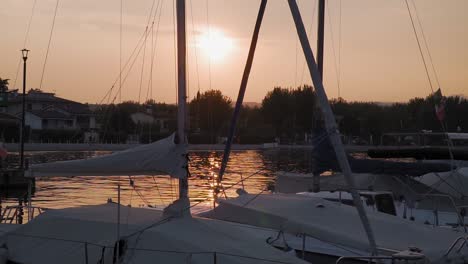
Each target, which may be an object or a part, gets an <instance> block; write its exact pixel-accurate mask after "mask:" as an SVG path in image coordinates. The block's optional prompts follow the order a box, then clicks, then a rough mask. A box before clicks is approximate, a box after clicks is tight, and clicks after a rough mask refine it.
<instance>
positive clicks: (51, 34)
mask: <svg viewBox="0 0 468 264" xmlns="http://www.w3.org/2000/svg"><path fill="white" fill-rule="evenodd" d="M59 2H60V0H57V1H56V3H55V11H54V18H53V19H52V27H51V28H50V35H49V43H48V44H47V51H46V55H45V58H44V64H43V66H42V74H41V82H40V83H39V90H41V89H42V82H43V80H44V73H45V69H46V64H47V59H48V58H49V50H50V43H51V42H52V36H53V33H54V28H55V19H56V18H57V10H58V7H59Z"/></svg>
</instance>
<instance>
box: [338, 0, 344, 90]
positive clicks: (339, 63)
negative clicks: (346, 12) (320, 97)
mask: <svg viewBox="0 0 468 264" xmlns="http://www.w3.org/2000/svg"><path fill="white" fill-rule="evenodd" d="M339 5H340V6H339V15H338V17H339V21H338V38H339V39H338V98H341V46H342V34H341V28H342V21H341V20H342V11H343V7H342V0H339Z"/></svg>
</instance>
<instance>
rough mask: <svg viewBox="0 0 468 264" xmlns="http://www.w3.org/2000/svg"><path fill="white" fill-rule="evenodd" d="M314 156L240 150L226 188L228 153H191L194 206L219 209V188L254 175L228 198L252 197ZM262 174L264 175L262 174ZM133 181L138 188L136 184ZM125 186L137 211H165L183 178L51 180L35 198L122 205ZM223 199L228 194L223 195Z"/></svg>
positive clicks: (73, 155)
mask: <svg viewBox="0 0 468 264" xmlns="http://www.w3.org/2000/svg"><path fill="white" fill-rule="evenodd" d="M107 153H108V152H34V153H27V157H28V158H29V159H30V161H31V163H42V162H50V161H57V160H69V159H77V158H89V157H93V156H99V155H103V154H107ZM307 160H308V155H305V154H304V153H302V152H297V151H296V152H291V151H282V150H281V151H280V150H276V151H234V152H232V154H231V156H230V161H229V164H228V168H227V171H226V173H225V175H224V178H223V182H222V186H218V183H217V178H218V174H219V168H220V164H221V161H222V152H217V151H205V152H190V166H189V168H190V172H191V175H190V178H189V197H190V201H191V203H192V204H195V203H201V204H202V205H204V206H209V207H212V206H213V202H214V198H215V191H214V190H215V187H216V188H217V189H220V190H221V188H222V187H225V188H227V187H230V186H231V185H233V184H235V183H238V182H240V181H241V179H245V178H247V177H249V176H251V177H250V178H249V179H248V180H246V181H245V182H244V184H241V183H239V184H237V185H235V186H233V187H232V188H228V189H226V191H225V194H226V195H227V196H228V197H236V196H237V194H236V189H238V188H242V187H244V188H245V190H246V191H247V192H249V193H259V192H261V191H264V190H265V189H266V188H267V186H268V185H271V184H273V183H274V180H275V179H274V175H275V172H276V171H277V170H296V171H305V172H307V171H308V170H309V168H308V166H309V165H310V161H307ZM259 171H260V172H259ZM132 182H133V186H132V184H131V183H132ZM119 184H120V186H121V203H122V204H124V205H131V206H134V207H140V206H148V205H150V206H156V207H161V208H162V207H165V206H167V205H168V204H170V203H171V202H172V201H174V200H176V199H177V196H178V180H177V179H172V178H170V177H169V176H162V177H161V176H148V175H146V176H134V177H132V178H131V179H130V178H129V177H123V176H121V177H73V178H61V177H60V178H45V179H39V180H37V181H36V191H35V193H34V195H33V197H32V203H33V205H34V206H38V207H45V208H65V207H72V206H82V205H94V204H102V203H105V202H106V201H107V199H108V198H111V199H112V200H113V201H117V186H118V185H119ZM6 195H8V196H9V198H7V199H6V200H5V199H3V205H4V206H5V205H8V204H16V203H17V198H16V197H24V196H25V195H26V191H23V192H17V193H12V192H10V193H2V196H6ZM218 195H223V196H224V193H223V192H222V191H221V192H220V193H219V194H218Z"/></svg>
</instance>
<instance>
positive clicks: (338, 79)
mask: <svg viewBox="0 0 468 264" xmlns="http://www.w3.org/2000/svg"><path fill="white" fill-rule="evenodd" d="M325 6H326V8H327V12H328V13H329V14H330V15H328V16H327V17H328V24H329V25H330V38H331V42H332V45H331V46H332V51H333V58H334V60H333V65H334V66H335V67H334V68H335V73H336V83H337V87H338V88H337V90H338V97H340V96H339V94H340V70H339V69H338V62H337V56H336V51H335V38H334V37H333V35H334V34H333V24H332V21H331V12H330V9H329V6H328V5H325ZM340 31H341V29H340ZM338 45H339V44H338Z"/></svg>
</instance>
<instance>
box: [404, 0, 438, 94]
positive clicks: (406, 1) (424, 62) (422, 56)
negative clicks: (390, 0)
mask: <svg viewBox="0 0 468 264" xmlns="http://www.w3.org/2000/svg"><path fill="white" fill-rule="evenodd" d="M405 3H406V9H407V10H408V14H409V17H410V20H411V26H412V27H413V32H414V36H415V37H416V42H417V43H418V49H419V53H420V54H421V59H422V61H423V64H424V69H425V71H426V76H427V80H428V82H429V85H430V87H431V91H432V93H434V87H433V86H432V81H431V76H430V74H429V70H428V69H427V63H426V59H425V58H424V52H423V50H422V47H421V43H420V41H419V36H418V32H417V30H416V26H415V25H414V20H413V15H412V14H411V9H410V7H409V4H408V0H405Z"/></svg>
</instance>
